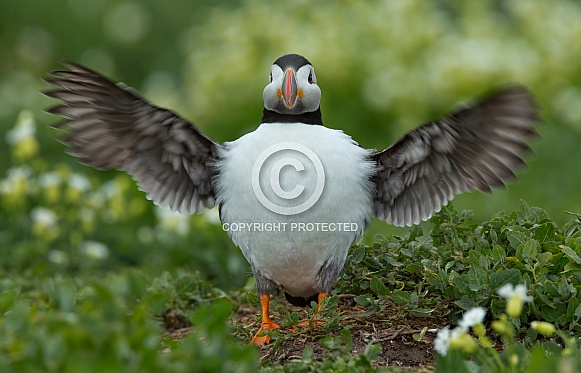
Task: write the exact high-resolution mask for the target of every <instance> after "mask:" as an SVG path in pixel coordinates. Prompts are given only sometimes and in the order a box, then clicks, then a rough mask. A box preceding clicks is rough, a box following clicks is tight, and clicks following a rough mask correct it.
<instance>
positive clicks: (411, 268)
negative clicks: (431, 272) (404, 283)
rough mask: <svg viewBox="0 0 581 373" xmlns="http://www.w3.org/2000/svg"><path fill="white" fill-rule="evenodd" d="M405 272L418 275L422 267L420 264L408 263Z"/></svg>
mask: <svg viewBox="0 0 581 373" xmlns="http://www.w3.org/2000/svg"><path fill="white" fill-rule="evenodd" d="M405 269H406V271H408V272H409V273H420V272H421V271H422V270H423V269H424V266H423V265H421V264H420V263H415V262H414V263H410V264H408V265H407V266H406V267H405Z"/></svg>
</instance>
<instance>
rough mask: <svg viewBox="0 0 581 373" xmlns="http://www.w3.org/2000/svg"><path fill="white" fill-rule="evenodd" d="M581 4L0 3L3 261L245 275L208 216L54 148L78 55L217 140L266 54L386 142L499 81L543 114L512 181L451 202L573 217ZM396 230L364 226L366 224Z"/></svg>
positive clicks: (579, 180)
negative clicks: (174, 210) (170, 209)
mask: <svg viewBox="0 0 581 373" xmlns="http://www.w3.org/2000/svg"><path fill="white" fill-rule="evenodd" d="M579 20H581V3H580V2H578V1H568V0H556V1H551V2H548V1H531V0H518V1H506V0H497V1H470V2H468V1H445V0H439V1H420V0H407V1H403V0H402V1H365V2H363V1H360V2H353V1H347V0H345V1H325V2H310V1H295V2H273V1H266V0H260V1H256V0H252V1H251V0H247V1H242V2H235V1H226V0H224V1H215V0H214V1H210V0H208V1H186V0H174V1H171V2H160V1H153V0H144V1H126V0H91V1H84V0H52V1H32V0H21V1H10V0H8V1H3V2H2V3H1V4H0V143H2V146H0V197H1V199H0V201H1V203H2V205H1V206H0V266H2V268H3V269H4V270H7V271H9V270H16V271H19V270H22V271H25V272H30V273H33V274H36V273H42V272H46V271H49V272H51V271H53V270H63V269H66V270H69V271H97V273H99V272H100V271H102V270H107V269H109V268H111V267H114V266H127V265H129V266H146V267H147V268H150V269H151V271H154V272H155V271H157V272H159V271H162V270H164V269H175V268H182V267H186V268H190V269H197V270H200V271H202V272H203V273H204V274H205V275H207V276H208V277H209V278H213V279H215V280H216V283H217V284H218V285H219V286H224V287H230V286H240V285H242V284H244V281H246V276H245V275H244V274H246V273H247V272H248V265H247V264H246V263H245V261H244V259H243V258H242V256H241V255H240V253H239V252H238V250H237V249H236V248H235V247H234V245H233V244H232V243H231V242H230V241H229V239H228V237H227V235H226V233H224V232H222V231H221V228H220V226H219V224H218V222H217V217H216V213H215V212H209V213H206V214H202V215H198V216H194V217H191V218H189V217H179V216H175V215H172V214H168V213H167V212H165V211H161V210H159V209H157V208H154V207H153V206H152V204H151V203H150V202H149V201H147V200H145V198H144V196H143V195H142V194H141V193H140V192H138V191H137V187H136V186H135V185H134V183H133V182H132V181H131V179H130V178H129V177H128V176H126V175H123V174H121V173H119V172H113V171H109V172H99V171H95V170H92V169H90V168H88V167H84V166H82V165H80V164H78V163H76V161H75V160H74V159H73V158H72V157H70V156H67V155H66V154H65V152H64V148H63V146H62V145H60V144H59V143H58V142H57V141H55V137H56V136H57V131H56V130H53V129H51V128H49V127H48V125H49V124H51V123H54V121H55V120H56V118H51V117H50V116H48V115H47V114H44V113H43V111H42V110H43V108H46V107H49V106H51V105H54V104H55V102H52V101H51V100H49V99H47V98H46V97H43V96H42V95H41V94H40V93H39V91H40V90H43V89H47V88H48V87H47V86H46V84H44V83H43V82H42V81H41V79H40V78H41V77H43V76H46V74H47V73H48V72H49V71H51V70H54V69H58V68H59V64H58V61H59V60H62V59H66V60H72V61H76V62H79V63H82V64H85V65H87V66H89V67H91V68H93V69H96V70H97V71H100V72H102V73H104V74H106V75H108V76H110V77H112V78H113V79H115V80H118V81H123V82H124V83H126V84H128V85H130V86H132V87H134V88H136V89H138V90H139V91H141V92H142V94H143V95H144V96H145V97H146V98H147V99H148V100H150V101H151V102H153V103H155V104H157V105H159V106H164V107H168V108H171V109H172V110H174V111H176V112H178V113H179V114H180V115H182V116H184V117H185V118H187V119H190V120H191V121H193V122H194V123H195V124H196V125H197V126H198V127H199V128H200V129H201V130H202V131H203V132H205V133H206V134H207V135H209V136H210V137H211V138H212V139H214V140H215V141H219V142H223V141H229V140H234V139H236V138H238V137H239V136H241V135H242V134H244V133H247V132H249V131H252V130H253V129H255V128H256V127H257V126H258V124H259V121H260V117H261V112H262V105H263V103H262V89H263V87H264V86H265V84H266V83H267V81H268V71H269V69H270V66H271V64H272V62H273V61H274V60H275V59H276V58H277V57H279V56H280V55H282V54H285V53H291V52H292V53H300V54H303V55H304V56H306V57H307V58H308V59H309V60H310V61H311V62H312V63H313V65H314V66H315V69H316V71H317V80H318V83H319V85H320V87H321V89H322V92H323V98H322V112H323V118H324V121H325V123H326V125H327V126H328V127H333V128H337V129H341V130H343V131H345V132H346V133H348V134H350V135H351V136H352V137H353V138H354V139H355V140H356V141H358V142H359V143H360V144H361V145H362V146H364V147H367V148H378V149H380V148H385V147H386V146H388V145H389V144H391V143H392V142H393V141H394V140H395V139H397V138H398V137H399V136H401V135H402V134H403V133H405V132H406V131H408V130H411V129H412V128H414V127H416V126H418V125H420V124H422V123H425V122H427V121H430V120H433V119H436V118H439V117H441V116H442V115H444V114H445V113H446V112H447V111H449V110H450V109H451V108H453V107H454V106H455V105H457V103H458V102H461V101H470V99H473V98H476V97H479V96H481V95H482V94H483V93H485V92H488V91H490V90H493V89H494V88H495V87H498V86H499V85H502V84H503V83H507V82H518V83H521V84H524V85H526V86H528V87H530V89H531V90H532V91H533V92H534V93H535V95H536V96H537V98H538V101H539V103H540V107H541V109H542V116H543V120H544V123H543V124H541V125H540V126H539V132H540V133H541V135H542V138H541V139H539V140H536V141H534V142H533V144H532V146H533V148H534V150H535V153H536V155H535V156H534V157H531V158H530V159H529V160H528V164H529V169H527V170H525V171H523V172H521V173H519V182H518V183H516V184H512V185H509V186H508V189H507V191H499V192H495V193H494V194H493V195H491V196H489V195H483V194H479V193H471V194H466V195H462V196H459V197H457V198H456V199H455V200H454V201H453V204H454V206H455V207H456V209H458V210H461V209H470V210H473V211H474V213H475V219H476V221H482V220H486V219H488V218H490V217H491V215H493V214H494V213H496V212H498V211H500V210H512V209H516V208H518V203H519V200H520V199H525V200H526V201H527V202H528V203H529V204H530V205H532V206H540V207H543V208H544V209H546V210H547V211H548V212H549V214H550V215H551V217H552V219H553V220H555V221H556V222H557V223H563V222H565V221H567V220H569V217H570V216H569V215H567V214H565V213H564V211H573V212H577V213H581V198H580V196H579V187H580V186H581V172H580V168H581V167H580V166H579V160H580V156H579V149H580V144H581V88H580V87H581V62H580V61H581V48H580V47H579V40H581V22H579ZM394 232H396V233H397V232H402V230H398V229H395V228H393V227H389V226H388V225H387V224H384V223H381V222H378V221H375V222H373V224H372V227H371V229H370V230H369V232H368V233H367V234H366V236H365V239H366V240H368V241H369V240H371V239H372V238H373V235H374V234H376V233H394Z"/></svg>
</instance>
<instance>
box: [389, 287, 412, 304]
mask: <svg viewBox="0 0 581 373" xmlns="http://www.w3.org/2000/svg"><path fill="white" fill-rule="evenodd" d="M391 297H392V298H393V301H394V302H395V303H397V304H399V305H400V306H404V305H406V304H409V303H410V293H408V292H406V291H402V290H396V291H394V292H393V294H391Z"/></svg>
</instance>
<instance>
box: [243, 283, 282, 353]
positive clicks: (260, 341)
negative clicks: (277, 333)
mask: <svg viewBox="0 0 581 373" xmlns="http://www.w3.org/2000/svg"><path fill="white" fill-rule="evenodd" d="M269 303H270V295H268V294H260V305H261V306H262V326H261V327H260V329H258V332H257V333H256V335H255V336H254V338H252V340H251V341H250V344H255V345H257V346H261V347H262V346H264V345H266V344H267V343H268V342H270V337H269V336H268V335H263V336H260V334H262V333H263V332H264V331H265V330H272V329H278V324H275V323H274V322H273V321H272V320H271V319H270V309H269Z"/></svg>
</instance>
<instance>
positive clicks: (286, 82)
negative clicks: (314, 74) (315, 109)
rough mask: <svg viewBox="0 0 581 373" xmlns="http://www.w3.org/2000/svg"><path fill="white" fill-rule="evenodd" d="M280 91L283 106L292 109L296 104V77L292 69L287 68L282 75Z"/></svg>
mask: <svg viewBox="0 0 581 373" xmlns="http://www.w3.org/2000/svg"><path fill="white" fill-rule="evenodd" d="M281 90H282V98H283V100H284V104H285V105H286V107H287V108H289V109H292V108H293V106H295V104H296V102H297V77H296V72H295V71H294V70H293V69H291V68H289V69H287V70H286V72H285V73H284V78H283V80H282V87H281Z"/></svg>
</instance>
